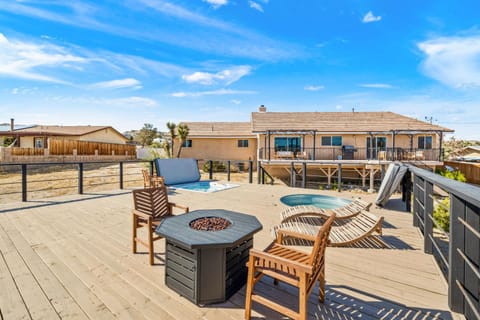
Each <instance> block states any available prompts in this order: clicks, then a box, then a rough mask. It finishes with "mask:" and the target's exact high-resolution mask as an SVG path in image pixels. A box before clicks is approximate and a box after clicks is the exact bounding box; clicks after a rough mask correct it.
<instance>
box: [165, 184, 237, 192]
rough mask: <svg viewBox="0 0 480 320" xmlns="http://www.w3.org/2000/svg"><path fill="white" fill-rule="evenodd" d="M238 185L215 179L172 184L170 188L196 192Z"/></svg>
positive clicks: (220, 189)
mask: <svg viewBox="0 0 480 320" xmlns="http://www.w3.org/2000/svg"><path fill="white" fill-rule="evenodd" d="M238 186H239V185H238V184H233V183H222V182H217V181H197V182H190V183H182V184H176V185H172V186H171V188H173V189H181V190H188V191H196V192H217V191H222V190H226V189H231V188H235V187H238Z"/></svg>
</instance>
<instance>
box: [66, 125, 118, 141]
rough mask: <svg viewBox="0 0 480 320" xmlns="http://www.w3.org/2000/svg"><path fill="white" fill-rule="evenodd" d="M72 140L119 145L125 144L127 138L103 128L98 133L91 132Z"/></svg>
mask: <svg viewBox="0 0 480 320" xmlns="http://www.w3.org/2000/svg"><path fill="white" fill-rule="evenodd" d="M72 140H81V141H92V142H103V143H120V144H123V143H126V142H127V138H125V137H122V136H120V135H119V134H118V133H116V132H115V131H114V130H112V128H105V129H102V130H99V131H95V132H91V133H88V134H85V135H83V136H80V137H78V138H77V139H72Z"/></svg>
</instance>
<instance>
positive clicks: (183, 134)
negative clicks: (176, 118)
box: [177, 123, 190, 158]
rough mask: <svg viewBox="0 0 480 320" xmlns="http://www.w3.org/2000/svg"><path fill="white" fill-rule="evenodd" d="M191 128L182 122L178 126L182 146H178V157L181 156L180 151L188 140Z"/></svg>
mask: <svg viewBox="0 0 480 320" xmlns="http://www.w3.org/2000/svg"><path fill="white" fill-rule="evenodd" d="M189 132H190V129H188V126H187V125H186V124H183V123H180V124H179V125H178V128H177V133H178V137H179V138H180V146H179V147H178V152H177V158H180V152H182V147H183V145H184V143H185V141H187V137H188V134H189Z"/></svg>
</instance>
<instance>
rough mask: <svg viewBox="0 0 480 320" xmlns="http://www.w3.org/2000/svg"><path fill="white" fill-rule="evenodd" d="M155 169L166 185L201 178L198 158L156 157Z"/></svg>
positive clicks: (194, 180)
mask: <svg viewBox="0 0 480 320" xmlns="http://www.w3.org/2000/svg"><path fill="white" fill-rule="evenodd" d="M155 169H156V171H157V175H159V176H162V177H163V179H164V180H165V184H166V185H172V184H180V183H187V182H196V181H199V180H200V171H199V170H198V164H197V160H196V159H183V158H182V159H155Z"/></svg>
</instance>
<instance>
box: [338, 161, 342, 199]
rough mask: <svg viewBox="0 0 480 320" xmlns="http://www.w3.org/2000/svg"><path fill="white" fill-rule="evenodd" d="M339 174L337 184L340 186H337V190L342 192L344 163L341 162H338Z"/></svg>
mask: <svg viewBox="0 0 480 320" xmlns="http://www.w3.org/2000/svg"><path fill="white" fill-rule="evenodd" d="M337 172H338V176H337V185H338V188H337V191H338V192H341V191H342V164H341V163H339V164H338V171H337Z"/></svg>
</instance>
